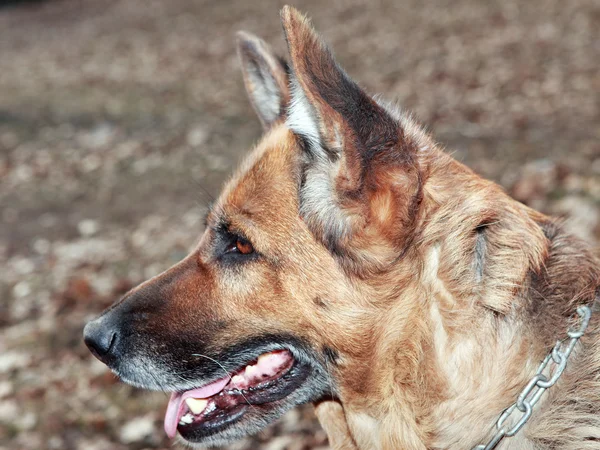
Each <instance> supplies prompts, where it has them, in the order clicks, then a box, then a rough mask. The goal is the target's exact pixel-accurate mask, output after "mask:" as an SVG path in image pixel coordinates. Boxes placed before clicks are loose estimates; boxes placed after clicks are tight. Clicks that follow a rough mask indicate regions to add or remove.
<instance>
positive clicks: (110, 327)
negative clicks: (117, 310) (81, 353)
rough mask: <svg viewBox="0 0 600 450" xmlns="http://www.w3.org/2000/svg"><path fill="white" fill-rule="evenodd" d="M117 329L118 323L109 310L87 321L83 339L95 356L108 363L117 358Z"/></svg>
mask: <svg viewBox="0 0 600 450" xmlns="http://www.w3.org/2000/svg"><path fill="white" fill-rule="evenodd" d="M119 331H120V330H119V324H118V323H117V321H116V320H114V317H113V316H111V315H110V312H109V313H108V314H105V315H102V316H100V317H98V318H97V319H95V320H92V321H91V322H88V323H87V325H86V326H85V328H84V329H83V340H84V342H85V345H87V346H88V348H89V349H90V351H91V352H92V354H93V355H94V356H95V357H96V358H98V359H99V360H100V361H102V362H103V363H104V364H107V365H110V364H111V363H112V362H113V361H114V360H115V359H116V358H118V354H117V351H118V348H119V345H118V340H119Z"/></svg>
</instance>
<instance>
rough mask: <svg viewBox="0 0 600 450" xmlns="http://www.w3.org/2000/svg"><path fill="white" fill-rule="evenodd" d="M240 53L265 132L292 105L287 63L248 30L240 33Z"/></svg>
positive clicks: (249, 93) (248, 86)
mask: <svg viewBox="0 0 600 450" xmlns="http://www.w3.org/2000/svg"><path fill="white" fill-rule="evenodd" d="M237 50H238V56H239V58H240V61H241V63H242V74H243V76H244V84H245V85H246V92H248V97H249V98H250V103H251V104H252V107H253V108H254V110H255V111H256V114H258V118H259V119H260V122H261V123H262V125H263V128H264V129H265V130H266V129H268V128H269V127H270V126H271V125H272V124H273V122H275V121H277V120H278V119H280V118H282V117H283V116H284V114H285V109H286V107H287V105H288V103H289V99H290V94H289V86H288V84H289V78H288V73H287V64H286V63H285V61H284V60H283V59H280V58H278V57H277V56H275V55H274V54H273V51H272V50H271V48H270V47H269V45H268V44H267V43H266V42H265V41H263V40H262V39H260V38H259V37H257V36H254V35H253V34H250V33H247V32H245V31H239V32H238V33H237Z"/></svg>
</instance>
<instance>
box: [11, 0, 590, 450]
mask: <svg viewBox="0 0 600 450" xmlns="http://www.w3.org/2000/svg"><path fill="white" fill-rule="evenodd" d="M10 3H11V4H10V5H7V4H6V3H0V55H1V56H0V267H1V269H0V449H36V450H37V449H74V450H75V449H81V450H84V449H85V450H109V449H110V450H119V449H142V448H148V449H150V448H152V449H157V448H171V447H172V444H171V443H170V442H169V441H168V440H167V439H166V437H165V436H164V432H163V431H162V418H163V413H164V410H165V407H166V402H167V398H166V396H165V395H163V394H157V393H153V394H151V393H148V392H143V391H140V390H137V389H134V388H131V387H128V386H125V385H123V384H122V383H119V382H118V380H116V379H115V377H114V376H112V375H111V374H110V373H108V371H107V369H106V368H105V367H104V366H103V365H102V364H100V363H99V362H97V361H95V359H94V358H93V357H92V355H91V354H90V353H89V352H88V351H87V349H86V348H85V346H84V345H83V342H82V339H81V332H82V328H83V325H84V323H85V322H86V321H87V320H88V319H90V318H92V317H93V316H94V315H95V314H97V313H98V312H100V311H101V310H102V309H103V308H104V307H106V306H107V305H108V304H110V303H111V302H112V301H114V300H115V299H117V298H118V297H119V296H120V295H121V294H122V293H124V292H125V291H126V290H127V289H129V288H130V287H131V286H134V285H135V284H137V283H138V282H140V281H142V280H144V279H145V278H147V277H150V276H152V275H154V274H156V273H158V272H160V271H161V270H163V269H165V268H166V267H168V266H170V265H171V264H173V263H174V262H176V261H178V260H179V259H181V258H182V257H183V256H184V255H185V253H186V251H187V250H188V249H189V248H190V247H191V246H192V245H193V244H194V242H195V240H196V239H197V237H198V236H199V234H200V232H201V230H202V223H201V222H202V220H201V219H202V215H203V213H204V211H205V207H206V204H207V203H208V201H209V200H210V197H211V195H214V194H216V193H217V192H218V190H219V186H220V185H221V183H222V182H223V180H224V179H225V178H226V177H227V175H228V173H229V172H230V171H231V168H232V167H233V166H235V165H236V163H237V162H238V160H239V159H240V157H241V156H242V155H244V153H245V152H246V151H247V150H248V149H249V148H250V147H251V146H252V143H253V142H255V141H256V140H257V139H258V138H259V136H260V127H259V124H258V121H257V120H256V118H255V117H254V116H253V113H252V110H251V108H250V106H249V104H248V102H247V100H246V97H245V93H244V89H243V85H242V79H241V75H240V73H239V67H238V62H237V59H236V54H235V48H234V32H235V31H236V30H240V29H244V30H248V31H251V32H255V33H257V34H259V35H261V36H263V37H264V38H265V39H267V40H268V41H270V42H272V43H273V44H274V46H275V48H276V49H278V50H279V51H280V52H281V53H282V54H284V49H285V47H284V42H283V38H282V33H281V27H280V25H279V19H278V10H279V8H280V7H281V6H282V4H283V3H282V2H278V1H262V2H258V1H253V2H249V1H243V0H231V1H225V0H222V1H207V0H169V1H163V0H127V1H125V0H122V1H109V0H78V1H75V0H64V1H52V0H49V1H37V2H18V1H16V2H14V1H13V2H10ZM295 4H296V6H298V7H299V8H300V9H301V10H304V11H306V12H308V13H309V14H310V15H311V16H312V17H313V19H314V22H315V24H316V26H317V28H318V29H319V30H321V31H322V34H323V35H324V36H325V38H326V40H327V41H328V42H329V43H330V44H331V45H332V47H333V48H334V49H335V52H336V55H337V57H338V59H339V60H340V62H341V63H342V65H344V66H345V67H346V69H347V70H348V72H349V73H350V74H351V75H352V76H353V77H354V78H355V79H357V80H358V81H360V82H361V84H362V85H363V86H365V87H366V88H367V89H368V90H369V91H370V92H373V93H377V92H379V93H383V94H384V95H385V96H386V97H388V98H390V99H396V100H397V101H398V102H399V103H400V104H401V105H402V106H403V107H404V108H406V109H409V110H412V111H414V112H415V114H416V116H417V117H418V118H419V119H420V121H421V122H423V123H425V124H426V125H427V126H428V128H429V129H430V130H431V131H432V132H433V133H434V134H435V136H436V137H437V139H438V140H439V141H440V142H442V143H443V144H444V145H445V146H446V147H447V148H448V151H450V152H452V153H453V154H454V155H455V157H456V158H458V159H459V160H462V161H464V162H465V163H466V164H468V165H470V166H471V167H473V168H474V169H475V170H476V171H477V172H479V173H481V174H482V175H484V176H486V177H489V178H492V179H494V180H496V181H497V182H499V183H500V184H501V185H502V186H504V187H505V188H506V189H507V190H508V191H509V192H510V193H511V194H512V195H514V196H515V197H517V198H518V199H519V200H521V201H523V202H525V203H528V204H530V205H532V206H534V207H536V208H538V209H541V210H542V211H544V212H547V213H552V214H558V215H564V216H568V217H571V218H572V221H571V224H572V227H573V229H574V231H575V232H577V233H579V234H581V235H583V236H584V237H586V238H587V239H589V240H590V241H592V242H595V241H596V239H597V238H598V237H599V236H600V208H599V205H600V177H599V175H600V120H599V119H600V94H599V92H600V73H599V63H598V62H599V61H600V38H599V32H598V30H600V3H598V2H597V1H596V0H569V1H564V0H529V1H521V0H503V1H498V2H491V1H490V2H483V1H481V0H454V1H450V0H447V1H444V0H436V1H433V0H427V1H422V0H406V1H358V0H353V1H341V0H340V1H331V2H325V1H323V0H306V1H298V2H295ZM326 446H327V440H326V437H325V435H324V433H323V432H322V431H321V430H320V428H319V426H318V424H317V423H316V422H315V420H314V419H313V415H312V410H311V407H305V408H302V409H299V410H296V411H293V412H291V413H289V414H288V415H287V416H286V417H285V418H284V419H282V420H281V421H279V422H278V423H277V424H276V425H275V426H273V427H271V428H269V429H268V430H266V431H264V432H263V433H261V434H260V435H259V436H257V437H255V438H252V439H248V440H246V441H244V442H241V443H239V444H236V445H235V446H232V447H230V448H231V449H259V448H260V449H269V450H282V449H289V450H301V449H316V448H321V449H324V448H327V447H326Z"/></svg>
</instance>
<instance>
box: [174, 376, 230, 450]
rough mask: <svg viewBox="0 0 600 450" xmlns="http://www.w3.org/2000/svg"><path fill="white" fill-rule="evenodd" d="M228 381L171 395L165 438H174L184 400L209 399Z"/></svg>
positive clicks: (224, 379) (224, 380)
mask: <svg viewBox="0 0 600 450" xmlns="http://www.w3.org/2000/svg"><path fill="white" fill-rule="evenodd" d="M229 380H230V378H229V377H225V378H221V379H220V380H217V381H214V382H213V383H210V384H207V385H206V386H203V387H201V388H198V389H193V390H191V391H186V392H174V393H172V394H171V398H170V399H169V405H168V406H167V413H166V414H165V433H167V436H169V438H171V439H173V438H174V437H175V434H176V433H177V424H178V423H179V415H180V413H181V408H182V407H183V402H184V400H185V399H186V398H190V397H193V398H208V397H211V396H213V395H215V394H218V393H219V392H221V391H222V390H223V389H224V388H225V386H227V383H229Z"/></svg>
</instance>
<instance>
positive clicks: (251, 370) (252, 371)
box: [244, 366, 258, 378]
mask: <svg viewBox="0 0 600 450" xmlns="http://www.w3.org/2000/svg"><path fill="white" fill-rule="evenodd" d="M244 373H245V375H246V378H252V377H254V376H255V375H257V374H258V367H256V366H247V367H246V370H245V372H244Z"/></svg>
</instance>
